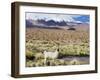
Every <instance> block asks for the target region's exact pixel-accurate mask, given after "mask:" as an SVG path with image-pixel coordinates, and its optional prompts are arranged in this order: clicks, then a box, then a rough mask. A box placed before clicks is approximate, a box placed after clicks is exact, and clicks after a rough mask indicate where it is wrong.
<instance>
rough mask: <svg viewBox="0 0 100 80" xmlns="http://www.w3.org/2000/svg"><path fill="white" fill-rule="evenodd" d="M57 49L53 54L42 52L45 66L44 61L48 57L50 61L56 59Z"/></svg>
mask: <svg viewBox="0 0 100 80" xmlns="http://www.w3.org/2000/svg"><path fill="white" fill-rule="evenodd" d="M58 51H59V49H57V50H55V51H54V52H49V51H44V52H43V54H44V63H45V64H46V59H47V58H48V57H49V58H52V59H56V58H57V57H58V54H59V52H58Z"/></svg>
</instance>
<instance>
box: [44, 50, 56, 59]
mask: <svg viewBox="0 0 100 80" xmlns="http://www.w3.org/2000/svg"><path fill="white" fill-rule="evenodd" d="M43 54H44V57H45V58H47V57H49V58H57V57H58V51H57V50H56V51H54V52H49V51H44V52H43Z"/></svg>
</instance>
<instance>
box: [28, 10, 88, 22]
mask: <svg viewBox="0 0 100 80" xmlns="http://www.w3.org/2000/svg"><path fill="white" fill-rule="evenodd" d="M26 19H32V20H37V19H45V20H46V21H48V20H55V21H58V22H59V21H67V22H78V23H89V21H90V16H89V15H80V14H79V15H78V14H49V13H34V12H31V13H30V12H27V13H26Z"/></svg>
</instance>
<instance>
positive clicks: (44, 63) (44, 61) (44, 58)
mask: <svg viewBox="0 0 100 80" xmlns="http://www.w3.org/2000/svg"><path fill="white" fill-rule="evenodd" d="M44 66H46V57H44Z"/></svg>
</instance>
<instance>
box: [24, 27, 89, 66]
mask: <svg viewBox="0 0 100 80" xmlns="http://www.w3.org/2000/svg"><path fill="white" fill-rule="evenodd" d="M58 48H59V56H58V58H57V59H51V58H47V61H46V64H44V55H43V54H42V53H43V51H44V50H46V51H55V50H56V49H58ZM67 56H79V57H83V56H84V57H85V56H89V31H82V30H77V29H76V30H75V31H72V30H67V29H59V30H58V29H44V28H41V29H40V28H27V29H26V66H27V67H36V66H56V65H75V64H77V65H78V64H87V63H88V62H84V61H83V62H82V61H77V60H73V61H67V60H63V58H66V57H67Z"/></svg>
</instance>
